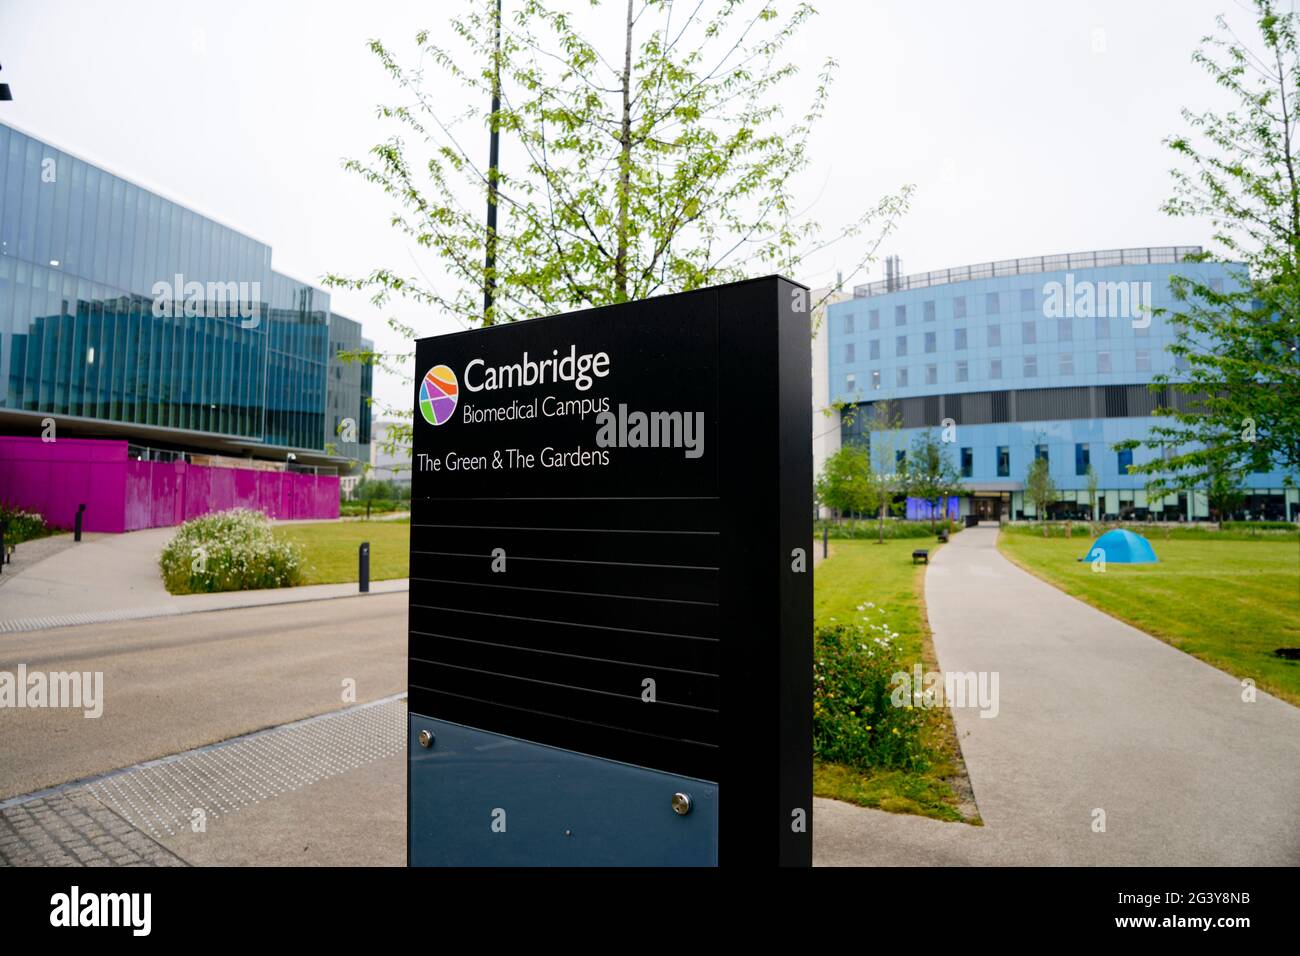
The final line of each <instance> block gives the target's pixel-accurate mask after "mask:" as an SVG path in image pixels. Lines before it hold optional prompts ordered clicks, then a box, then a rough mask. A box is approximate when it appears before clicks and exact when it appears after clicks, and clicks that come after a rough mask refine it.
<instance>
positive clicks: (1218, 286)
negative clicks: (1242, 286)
mask: <svg viewBox="0 0 1300 956" xmlns="http://www.w3.org/2000/svg"><path fill="white" fill-rule="evenodd" d="M1209 284H1210V291H1211V292H1222V291H1223V280H1222V279H1211V280H1210V283H1209Z"/></svg>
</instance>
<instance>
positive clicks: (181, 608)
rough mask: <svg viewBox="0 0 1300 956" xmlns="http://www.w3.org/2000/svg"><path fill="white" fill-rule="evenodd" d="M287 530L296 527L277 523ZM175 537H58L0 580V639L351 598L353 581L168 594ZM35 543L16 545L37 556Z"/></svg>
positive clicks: (153, 532)
mask: <svg viewBox="0 0 1300 956" xmlns="http://www.w3.org/2000/svg"><path fill="white" fill-rule="evenodd" d="M276 523H277V524H288V523H297V522H276ZM175 534H176V529H175V528H153V529H150V530H148V531H131V532H127V533H126V534H97V535H87V536H86V537H85V538H84V539H83V540H82V541H81V543H79V544H71V543H70V542H68V541H66V540H62V539H64V538H68V537H70V536H61V537H60V539H56V540H59V543H60V546H58V547H49V548H48V549H47V551H48V553H46V554H45V555H44V556H43V557H42V558H41V560H37V561H32V562H31V563H30V564H26V565H24V566H22V567H21V570H20V571H19V572H18V573H10V572H8V571H6V574H5V575H4V580H3V581H0V634H3V633H8V632H16V631H34V630H42V629H45V628H50V627H67V626H72V625H78V624H103V623H108V622H111V621H126V620H138V619H143V618H153V617H167V616H170V615H174V614H189V613H194V612H197V611H216V610H225V609H229V608H235V607H263V606H266V605H271V604H292V603H298V602H301V601H318V600H322V599H324V598H336V597H349V596H351V595H354V594H356V593H357V585H356V583H355V582H350V583H345V584H313V585H307V586H305V587H297V588H267V589H265V590H260V591H228V592H224V593H218V594H168V593H167V589H166V588H165V587H163V583H162V576H161V575H160V574H159V573H158V556H159V554H160V553H161V552H162V549H163V547H164V546H165V545H166V544H167V542H168V541H170V540H171V538H172V536H173V535H175ZM41 545H42V541H33V542H27V543H25V544H23V545H20V546H19V549H20V552H22V553H23V555H24V556H25V555H26V553H27V552H28V551H37V552H40V551H41V550H42V548H41ZM406 589H407V581H406V579H405V578H401V579H394V580H390V581H372V582H371V584H370V590H371V592H372V593H376V594H387V593H393V592H395V591H405V590H406Z"/></svg>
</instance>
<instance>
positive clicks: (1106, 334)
mask: <svg viewBox="0 0 1300 956" xmlns="http://www.w3.org/2000/svg"><path fill="white" fill-rule="evenodd" d="M1092 321H1093V328H1094V329H1095V331H1096V335H1097V338H1099V339H1108V338H1110V319H1108V318H1107V317H1106V316H1104V315H1099V316H1097V317H1096V318H1095V319H1093V320H1092Z"/></svg>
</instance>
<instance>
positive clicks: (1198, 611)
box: [998, 531, 1300, 705]
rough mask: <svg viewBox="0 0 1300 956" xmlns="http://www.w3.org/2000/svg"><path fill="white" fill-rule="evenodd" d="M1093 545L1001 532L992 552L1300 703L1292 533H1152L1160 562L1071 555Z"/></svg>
mask: <svg viewBox="0 0 1300 956" xmlns="http://www.w3.org/2000/svg"><path fill="white" fill-rule="evenodd" d="M1091 541H1092V539H1091V538H1090V537H1089V536H1088V534H1087V532H1086V531H1085V532H1084V533H1083V534H1078V533H1076V535H1075V537H1074V538H1072V539H1065V538H1043V537H1042V536H1041V535H1038V534H1034V533H1032V532H1024V531H1004V532H1003V533H1002V534H1001V535H1000V536H999V538H998V548H999V549H1000V550H1001V551H1002V553H1003V554H1004V555H1005V556H1006V557H1008V558H1010V559H1011V560H1012V561H1014V562H1016V563H1017V564H1019V565H1020V566H1021V567H1023V568H1024V569H1025V570H1027V571H1029V572H1031V573H1033V574H1036V575H1038V577H1040V578H1042V579H1043V580H1045V581H1047V582H1048V583H1050V584H1053V585H1055V586H1056V587H1058V588H1060V589H1061V590H1063V591H1065V592H1066V593H1068V594H1072V595H1074V596H1075V597H1077V598H1079V599H1080V600H1083V601H1086V602H1087V603H1088V604H1091V605H1093V606H1094V607H1096V608H1099V609H1100V610H1102V611H1105V612H1106V613H1107V614H1110V615H1111V616H1112V617H1117V618H1119V619H1120V620H1122V621H1127V622H1128V623H1129V624H1132V625H1133V626H1134V627H1136V628H1138V629H1140V630H1143V631H1146V632H1147V633H1148V634H1151V635H1153V636H1155V637H1158V638H1160V639H1161V640H1162V641H1165V642H1166V643H1168V644H1172V645H1173V646H1174V647H1176V648H1178V649H1179V650H1181V651H1185V652H1186V653H1188V654H1191V655H1192V656H1193V657H1198V658H1200V659H1201V660H1203V661H1205V662H1206V663H1207V664H1212V665H1213V666H1215V667H1217V668H1219V669H1220V670H1223V671H1227V672H1228V673H1229V674H1232V675H1234V676H1236V677H1250V678H1253V679H1254V680H1255V683H1256V685H1257V686H1259V687H1260V688H1261V689H1263V690H1267V691H1268V692H1269V693H1271V694H1275V695H1277V696H1278V697H1281V698H1282V699H1283V700H1287V701H1290V702H1291V703H1293V704H1297V705H1300V661H1288V660H1285V659H1283V658H1281V657H1277V656H1276V655H1275V654H1274V653H1273V651H1274V650H1275V649H1276V648H1279V647H1300V540H1297V537H1296V536H1295V535H1285V536H1283V535H1278V536H1268V537H1266V536H1263V535H1261V536H1259V537H1256V538H1251V537H1249V536H1246V535H1240V536H1238V535H1233V536H1232V537H1229V538H1227V539H1222V540H1216V539H1215V538H1214V537H1213V536H1212V534H1209V533H1202V534H1199V535H1195V536H1189V535H1178V536H1172V537H1171V538H1170V539H1169V540H1164V539H1163V538H1162V537H1161V536H1160V534H1158V533H1157V534H1153V535H1152V536H1151V537H1150V541H1151V546H1152V547H1153V548H1155V552H1156V556H1157V557H1158V558H1159V559H1160V561H1159V563H1157V564H1115V563H1113V562H1112V563H1108V564H1107V565H1106V570H1105V572H1104V573H1099V572H1094V571H1093V570H1092V565H1091V564H1090V563H1089V562H1087V561H1083V562H1079V561H1076V560H1075V559H1076V558H1078V557H1079V556H1080V555H1082V554H1084V552H1086V551H1087V549H1088V546H1089V544H1091Z"/></svg>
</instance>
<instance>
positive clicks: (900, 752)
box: [813, 622, 929, 770]
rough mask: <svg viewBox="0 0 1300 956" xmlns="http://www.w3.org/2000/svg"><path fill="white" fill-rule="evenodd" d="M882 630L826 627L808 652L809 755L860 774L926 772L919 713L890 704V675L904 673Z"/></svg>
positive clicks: (820, 629) (860, 626) (889, 634)
mask: <svg viewBox="0 0 1300 956" xmlns="http://www.w3.org/2000/svg"><path fill="white" fill-rule="evenodd" d="M897 638H898V635H897V634H896V633H893V632H891V631H890V630H889V626H888V625H887V624H872V625H869V624H866V623H856V622H855V623H850V624H828V625H824V626H820V627H818V628H817V630H816V632H815V634H814V646H813V750H814V752H815V753H816V755H817V757H819V758H820V759H822V760H827V761H833V762H835V763H840V764H846V765H847V766H850V767H855V768H858V769H860V770H863V769H867V768H871V767H881V768H890V769H900V770H925V769H926V768H927V767H928V765H929V758H928V756H927V754H928V751H927V750H926V748H925V746H924V745H923V743H922V740H921V732H922V728H923V725H924V713H923V711H922V710H921V709H919V708H917V707H907V706H904V707H898V706H895V705H894V703H893V700H892V699H891V698H892V695H893V691H894V688H895V687H896V686H898V685H897V684H896V683H895V682H894V681H893V675H894V674H896V673H899V672H903V673H906V671H907V668H906V666H905V665H904V664H903V662H902V660H901V657H900V655H899V652H898V650H897V647H896V641H897Z"/></svg>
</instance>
